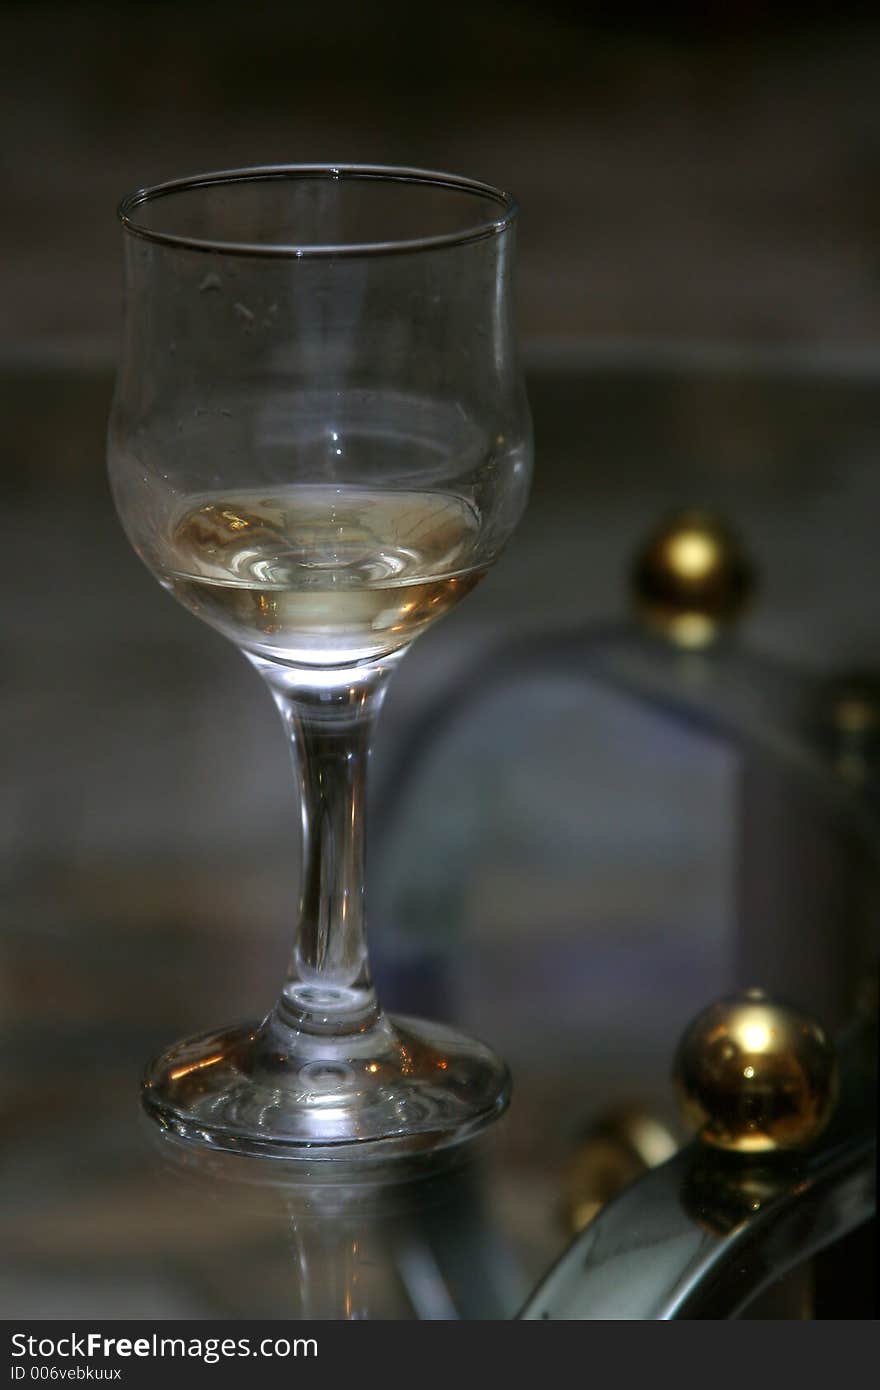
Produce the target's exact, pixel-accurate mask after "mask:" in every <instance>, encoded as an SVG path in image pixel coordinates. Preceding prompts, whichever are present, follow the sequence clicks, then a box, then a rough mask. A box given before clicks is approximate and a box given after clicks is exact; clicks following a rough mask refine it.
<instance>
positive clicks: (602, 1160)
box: [564, 1109, 678, 1234]
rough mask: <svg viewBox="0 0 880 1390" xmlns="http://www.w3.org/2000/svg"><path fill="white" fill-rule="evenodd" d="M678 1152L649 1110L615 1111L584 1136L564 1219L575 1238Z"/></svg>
mask: <svg viewBox="0 0 880 1390" xmlns="http://www.w3.org/2000/svg"><path fill="white" fill-rule="evenodd" d="M677 1148H678V1141H677V1140H676V1139H675V1137H674V1136H673V1134H672V1133H671V1131H670V1129H669V1127H668V1126H667V1125H666V1124H665V1123H664V1122H663V1121H662V1120H661V1119H658V1118H657V1116H656V1115H652V1114H650V1112H648V1111H645V1110H636V1109H613V1110H610V1111H606V1112H605V1113H604V1114H602V1115H599V1116H598V1117H597V1118H596V1119H595V1120H594V1121H593V1123H592V1124H591V1125H590V1127H589V1128H588V1129H587V1130H586V1131H585V1132H584V1133H583V1134H582V1135H581V1136H580V1138H579V1139H578V1142H577V1146H576V1148H575V1150H574V1153H573V1154H572V1156H571V1160H570V1163H569V1166H568V1171H567V1173H566V1178H565V1194H564V1219H565V1223H566V1226H567V1227H568V1229H569V1230H570V1231H571V1232H572V1234H576V1233H577V1232H578V1231H582V1230H583V1229H584V1227H585V1226H588V1225H589V1223H590V1222H591V1221H592V1220H593V1218H594V1217H595V1216H597V1215H598V1213H599V1212H600V1211H601V1209H602V1207H603V1206H605V1204H606V1202H610V1201H611V1199H612V1198H613V1197H616V1196H617V1195H618V1193H619V1192H622V1191H623V1189H624V1188H625V1187H628V1186H629V1184H630V1183H631V1182H635V1180H636V1178H640V1177H641V1176H642V1174H643V1173H646V1172H647V1171H648V1169H649V1168H654V1167H656V1165H657V1164H658V1163H665V1161H666V1159H667V1158H671V1157H672V1155H673V1154H674V1153H675V1151H676V1149H677Z"/></svg>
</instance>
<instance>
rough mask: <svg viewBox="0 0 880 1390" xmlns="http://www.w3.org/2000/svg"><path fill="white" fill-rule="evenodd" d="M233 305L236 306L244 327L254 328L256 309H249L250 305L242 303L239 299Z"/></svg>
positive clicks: (235, 308)
mask: <svg viewBox="0 0 880 1390" xmlns="http://www.w3.org/2000/svg"><path fill="white" fill-rule="evenodd" d="M232 307H233V308H234V310H235V312H236V314H237V315H238V318H239V320H240V322H241V325H242V327H243V328H245V329H252V328H253V326H254V311H253V309H249V308H248V306H247V305H246V304H241V303H239V302H238V301H236V303H235V304H233V306H232Z"/></svg>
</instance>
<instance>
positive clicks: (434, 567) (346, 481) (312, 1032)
mask: <svg viewBox="0 0 880 1390" xmlns="http://www.w3.org/2000/svg"><path fill="white" fill-rule="evenodd" d="M516 211H517V209H516V204H515V202H514V200H513V199H512V198H511V197H510V196H509V195H508V194H506V193H502V192H500V191H498V190H497V189H494V188H492V187H490V186H489V185H486V184H482V183H476V182H473V181H472V180H469V179H464V178H459V177H457V176H454V175H449V174H436V173H428V172H424V171H421V170H415V169H396V168H380V167H375V166H352V165H337V166H333V167H329V166H328V167H324V166H316V165H289V166H287V165H285V166H273V167H266V168H253V169H240V170H232V171H224V172H220V173H211V174H204V175H198V176H196V177H193V178H188V179H180V180H176V181H173V182H170V183H163V184H160V185H157V186H155V187H153V188H148V189H140V190H138V191H137V192H135V193H133V194H131V195H130V196H129V197H127V198H126V199H125V200H124V201H123V202H122V204H121V206H120V219H121V222H122V226H123V229H124V242H125V280H126V297H125V326H124V341H123V347H122V352H121V360H120V364H119V371H118V375H117V382H116V392H115V396H114V402H113V408H112V413H111V418H110V426H109V442H108V454H109V469H110V479H111V485H112V489H113V494H114V498H115V501H116V506H117V509H118V512H119V516H120V518H121V520H122V524H123V526H124V528H125V531H126V533H127V535H128V537H129V540H130V541H131V544H132V545H133V547H134V549H135V550H136V552H137V554H138V555H139V556H140V558H141V559H142V560H143V561H144V563H145V564H146V565H147V566H148V568H149V569H150V570H151V571H152V572H153V574H154V575H155V576H156V578H157V579H158V580H159V582H160V583H161V584H162V586H163V587H164V588H165V589H166V590H167V591H168V592H169V593H170V594H172V595H173V596H174V597H175V598H176V599H178V600H179V602H180V603H182V604H183V605H184V606H185V607H186V608H188V609H189V610H190V611H191V612H192V613H194V614H196V616H198V617H200V618H202V619H203V620H204V621H205V622H207V623H209V624H210V625H211V626H212V627H214V628H216V629H217V630H218V631H220V632H221V633H223V634H224V635H225V636H226V637H228V638H229V639H230V640H231V641H232V642H233V643H234V644H235V645H236V646H237V647H239V648H240V650H241V651H242V652H243V653H244V655H245V656H246V657H247V658H248V660H249V661H250V662H251V663H252V665H253V666H254V667H255V668H256V670H257V671H258V672H259V674H260V675H261V676H262V678H263V680H264V681H265V682H266V684H267V686H268V687H269V690H270V692H271V695H272V698H273V699H274V701H275V704H276V706H277V708H278V710H279V712H280V714H281V719H282V723H283V725H284V729H285V732H286V734H287V737H288V740H289V742H290V746H291V749H292V753H293V761H294V767H295V769H296V774H297V778H298V783H299V791H300V797H301V804H302V836H303V869H302V886H301V895H300V902H299V908H298V912H297V921H296V927H295V935H294V946H293V955H292V959H291V963H290V967H289V971H288V974H287V978H286V980H285V982H284V986H283V989H282V991H281V996H280V998H279V1000H278V1002H277V1004H276V1006H275V1008H274V1009H273V1010H272V1012H271V1013H270V1014H269V1015H268V1017H267V1018H265V1019H264V1020H263V1021H262V1022H256V1023H248V1024H239V1025H236V1026H233V1027H227V1028H224V1029H222V1030H221V1031H219V1032H211V1033H208V1034H204V1035H202V1036H200V1037H197V1038H194V1039H190V1040H188V1041H185V1042H181V1043H178V1044H177V1045H176V1046H174V1047H172V1048H170V1049H169V1050H168V1051H167V1052H165V1053H164V1054H163V1055H162V1056H160V1057H159V1058H158V1059H157V1060H155V1061H154V1062H153V1063H152V1064H151V1065H150V1066H149V1067H148V1069H147V1072H146V1075H145V1078H144V1090H143V1099H144V1102H145V1105H146V1107H147V1110H148V1111H149V1112H150V1113H151V1114H152V1115H153V1116H154V1118H156V1119H157V1120H158V1121H159V1123H160V1124H162V1125H163V1126H165V1127H167V1128H168V1129H170V1130H172V1131H174V1133H176V1134H177V1135H178V1136H180V1137H182V1138H184V1139H188V1140H190V1141H192V1142H195V1143H201V1144H207V1145H210V1146H213V1147H219V1148H226V1149H235V1150H239V1151H242V1152H246V1153H252V1154H264V1155H283V1156H287V1157H292V1158H297V1157H307V1158H325V1159H331V1158H334V1157H336V1158H339V1157H340V1156H341V1155H342V1154H343V1153H347V1154H348V1156H349V1157H350V1156H351V1155H353V1154H358V1155H364V1156H377V1155H381V1156H384V1155H387V1154H395V1153H398V1152H413V1151H417V1150H420V1149H426V1148H432V1147H440V1146H443V1145H446V1144H450V1143H453V1142H456V1141H458V1140H461V1139H463V1138H465V1137H466V1136H468V1135H469V1134H471V1133H473V1132H475V1131H476V1130H477V1129H479V1128H480V1127H481V1126H482V1125H483V1124H485V1123H487V1122H488V1121H489V1120H491V1119H492V1118H493V1117H494V1116H495V1115H496V1114H498V1112H499V1111H500V1110H501V1109H503V1107H504V1105H505V1104H506V1101H507V1096H508V1090H509V1081H508V1075H507V1071H506V1068H505V1066H504V1065H503V1063H502V1062H501V1061H499V1060H498V1058H496V1057H495V1056H494V1055H493V1053H492V1052H491V1051H490V1050H489V1048H487V1047H486V1046H484V1045H483V1044H482V1043H479V1042H475V1041H473V1040H471V1039H469V1038H466V1037H463V1036H462V1035H461V1034H459V1033H458V1032H455V1031H453V1030H452V1029H450V1028H448V1027H445V1026H441V1025H440V1024H435V1023H424V1022H421V1021H416V1020H413V1019H410V1018H390V1017H388V1016H387V1015H386V1014H385V1013H384V1012H383V1011H382V1010H381V1008H380V1007H379V1004H378V1001H377V998H376V993H375V990H374V988H373V984H372V981H371V978H370V969H369V963H368V959H367V948H366V939H365V922H364V808H365V794H366V785H365V779H366V774H367V764H368V761H369V756H370V737H371V731H372V728H373V724H374V721H375V719H376V716H377V714H378V712H379V709H380V706H381V704H382V699H383V695H384V693H385V688H386V685H387V681H388V678H389V676H390V674H391V672H392V671H393V669H394V667H395V666H396V665H397V662H398V661H399V660H400V657H401V656H402V655H403V653H404V652H405V651H406V649H407V648H408V647H409V645H410V643H411V642H412V641H413V640H414V638H416V637H417V636H418V635H419V633H421V632H424V631H425V630H426V628H428V627H429V626H430V625H431V624H432V623H434V622H435V621H436V620H437V619H438V618H440V617H441V616H442V615H443V614H445V613H447V612H448V611H449V610H450V609H451V608H452V607H453V606H454V605H455V604H456V603H458V601H459V600H460V599H462V598H463V597H464V596H465V594H467V593H469V592H470V590H471V589H473V587H474V586H475V585H476V584H477V583H478V582H479V580H480V578H481V577H482V576H483V575H484V574H485V572H486V570H487V569H488V568H489V566H490V565H491V564H492V563H493V562H494V561H495V560H496V559H497V557H498V555H499V553H500V552H501V550H502V548H503V546H504V544H505V542H506V541H507V540H508V538H509V536H510V534H511V532H512V531H513V528H514V527H515V525H516V523H517V521H518V519H519V517H520V515H521V513H522V510H523V507H524V505H525V501H526V496H527V492H528V485H529V479H530V473H531V430H530V421H529V411H528V404H527V401H526V396H525V392H524V388H523V383H522V377H521V373H520V369H519V364H518V360H517V352H516V341H515V330H514V321H513V310H512V302H511V301H512V271H513V251H514V228H515V220H516Z"/></svg>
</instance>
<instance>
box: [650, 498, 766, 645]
mask: <svg viewBox="0 0 880 1390" xmlns="http://www.w3.org/2000/svg"><path fill="white" fill-rule="evenodd" d="M753 590H754V574H753V571H752V567H751V564H750V562H749V560H748V557H747V555H746V553H745V551H744V549H743V547H742V545H741V543H740V541H739V539H738V537H737V536H736V534H735V533H734V532H733V531H732V530H730V528H729V527H727V526H726V525H725V524H724V522H722V521H720V520H719V519H718V518H717V517H714V516H711V515H709V514H708V513H706V512H700V511H685V512H680V513H678V514H677V515H676V516H673V517H671V518H670V519H669V520H668V521H667V522H665V523H664V525H662V526H661V527H660V528H659V529H658V530H657V531H655V532H654V533H653V535H651V536H649V537H648V540H647V541H646V542H645V544H644V545H643V547H642V549H641V550H640V551H639V553H638V555H637V556H636V560H635V565H634V568H633V593H634V597H635V603H636V609H637V612H638V614H639V616H640V617H641V619H642V621H643V622H644V623H646V624H647V626H648V627H650V628H652V629H653V630H654V631H655V632H659V633H660V634H661V635H662V636H663V637H665V638H667V639H668V640H669V641H671V642H674V643H675V645H676V646H681V647H704V646H707V645H708V644H709V643H710V642H712V641H714V640H715V638H716V637H718V636H719V634H720V633H721V631H722V630H723V629H724V628H726V627H729V626H730V625H731V624H732V623H734V622H735V621H736V620H737V618H739V617H740V616H741V615H742V613H743V611H744V609H745V608H746V606H747V605H748V603H749V600H750V599H751V597H752V593H753Z"/></svg>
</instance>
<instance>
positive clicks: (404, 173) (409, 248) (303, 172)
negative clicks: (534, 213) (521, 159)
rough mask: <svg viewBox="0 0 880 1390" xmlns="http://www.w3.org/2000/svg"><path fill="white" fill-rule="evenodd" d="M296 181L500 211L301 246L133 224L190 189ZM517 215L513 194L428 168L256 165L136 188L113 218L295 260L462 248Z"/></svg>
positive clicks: (157, 236)
mask: <svg viewBox="0 0 880 1390" xmlns="http://www.w3.org/2000/svg"><path fill="white" fill-rule="evenodd" d="M297 178H300V179H320V178H326V179H335V180H342V179H375V180H377V181H381V182H387V183H412V184H425V185H429V186H431V187H434V188H448V189H453V190H457V191H459V192H461V193H470V194H472V195H474V196H480V197H482V198H485V199H491V200H492V201H494V202H495V203H497V204H498V205H499V208H500V209H501V213H500V215H499V216H498V217H497V218H492V219H486V218H483V219H481V220H480V221H478V222H475V223H474V224H473V225H472V226H469V227H464V228H463V229H462V230H461V231H460V232H444V233H439V234H438V235H436V236H432V235H428V236H422V237H416V238H411V239H406V240H400V241H366V242H341V243H338V244H331V243H327V244H322V243H315V244H310V243H305V244H301V245H299V244H296V243H293V242H272V241H266V242H259V241H233V240H222V239H221V240H215V239H214V238H210V237H200V236H187V235H182V234H180V233H177V232H163V231H160V230H157V229H155V228H153V227H146V226H143V225H142V224H140V223H139V222H138V221H137V216H136V214H137V210H138V209H139V208H142V207H144V206H145V205H146V204H147V203H152V202H154V201H156V200H158V199H160V198H166V197H169V196H173V195H174V194H175V193H186V192H190V191H191V190H193V189H197V188H206V187H212V186H216V185H222V184H232V183H260V182H271V181H273V180H276V179H277V180H281V179H297ZM518 213H519V204H518V203H517V201H516V199H515V198H514V197H513V195H512V194H511V193H507V192H505V191H504V190H502V189H500V188H496V187H495V186H494V185H493V184H490V183H482V182H480V181H479V180H478V179H469V178H465V177H464V176H462V175H460V174H447V173H442V172H437V171H434V170H430V169H412V168H406V167H404V166H400V167H398V166H396V165H386V164H260V165H253V166H249V167H245V168H240V169H220V170H216V171H213V172H210V173H204V174H191V175H189V176H187V177H185V178H177V179H169V180H167V181H165V182H163V183H157V184H152V185H150V186H147V187H142V188H137V189H135V190H134V192H132V193H129V194H127V195H126V197H124V198H123V199H122V201H121V202H120V203H119V206H118V208H117V215H118V217H119V221H120V222H121V224H122V227H123V229H124V230H125V231H126V232H129V233H131V235H132V236H136V237H139V238H141V239H142V240H144V241H151V242H156V243H158V244H159V245H162V246H170V247H178V248H183V249H186V250H190V251H204V252H209V253H213V254H215V255H216V254H225V255H229V256H264V257H277V258H285V257H289V258H292V259H295V260H305V259H312V258H315V259H317V258H325V259H326V258H332V259H339V258H346V257H355V256H391V255H401V254H406V253H411V252H414V251H428V250H433V249H435V248H436V249H440V248H442V247H452V246H465V245H467V244H468V243H470V242H474V241H483V240H484V239H486V238H487V237H493V236H500V234H501V233H502V232H504V231H506V230H507V229H508V228H509V227H510V226H512V224H513V223H514V222H515V221H516V218H517V215H518Z"/></svg>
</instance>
